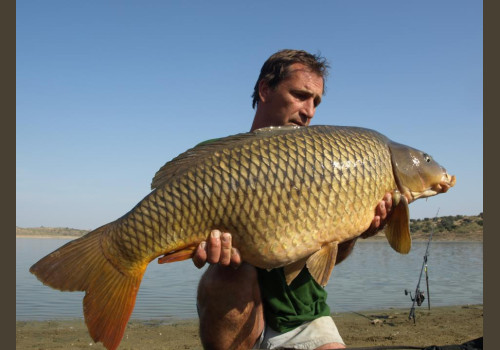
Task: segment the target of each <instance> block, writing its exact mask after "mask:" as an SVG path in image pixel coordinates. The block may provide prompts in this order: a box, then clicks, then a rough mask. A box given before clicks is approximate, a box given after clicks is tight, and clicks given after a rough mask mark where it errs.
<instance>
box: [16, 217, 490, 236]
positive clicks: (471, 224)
mask: <svg viewBox="0 0 500 350" xmlns="http://www.w3.org/2000/svg"><path fill="white" fill-rule="evenodd" d="M410 231H411V236H412V240H413V241H417V242H418V241H427V240H428V239H429V235H430V233H431V232H434V233H433V238H432V239H433V241H438V242H442V241H452V242H482V241H483V214H482V213H480V214H479V215H477V216H464V215H455V216H442V217H436V218H432V219H430V218H425V219H416V220H415V219H411V220H410ZM89 232H90V230H80V229H74V228H69V227H44V226H40V227H29V228H25V227H19V226H16V237H23V238H66V239H69V238H73V239H74V238H78V237H81V236H83V235H85V234H87V233H89ZM377 239H378V240H385V235H384V234H383V232H379V233H378V234H377V235H375V236H373V237H370V238H369V239H368V242H373V241H374V240H377ZM363 241H364V240H363V239H360V240H358V242H363Z"/></svg>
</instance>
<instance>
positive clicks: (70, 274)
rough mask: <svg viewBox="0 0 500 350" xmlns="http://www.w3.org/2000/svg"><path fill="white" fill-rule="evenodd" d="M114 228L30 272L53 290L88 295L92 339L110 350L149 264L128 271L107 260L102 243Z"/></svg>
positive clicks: (63, 249) (87, 317) (96, 233)
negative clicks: (80, 292)
mask: <svg viewBox="0 0 500 350" xmlns="http://www.w3.org/2000/svg"><path fill="white" fill-rule="evenodd" d="M111 225H112V224H108V225H105V226H102V227H100V228H98V229H96V230H95V231H92V232H90V233H89V234H87V235H85V236H83V237H81V238H79V239H75V240H73V241H71V242H69V243H67V244H66V245H64V246H62V247H61V248H59V249H57V250H56V251H54V252H52V253H51V254H49V255H47V256H46V257H44V258H42V259H41V260H40V261H38V262H37V263H36V264H34V265H33V266H32V267H31V268H30V272H31V273H33V274H34V275H35V276H36V277H37V278H38V279H39V280H40V281H42V282H43V283H44V284H46V285H48V286H50V287H52V288H55V289H59V290H62V291H85V297H84V299H83V313H84V316H85V323H86V324H87V328H88V330H89V333H90V336H91V337H92V339H94V341H95V342H99V341H100V342H102V343H103V344H104V346H105V347H106V348H107V349H116V348H117V347H118V344H120V341H121V339H122V337H123V333H124V331H125V327H126V325H127V321H128V319H129V318H130V315H131V313H132V310H133V308H134V304H135V299H136V296H137V291H138V290H139V285H140V283H141V280H142V276H143V275H144V271H145V270H146V266H147V263H145V264H144V266H143V267H142V268H139V269H135V270H134V271H129V270H127V269H125V268H122V267H120V266H118V265H117V264H116V263H112V262H110V260H109V259H108V258H106V256H105V254H104V252H103V248H102V245H101V240H102V238H103V237H104V235H106V233H107V232H108V230H109V229H110V228H111V227H112V226H111Z"/></svg>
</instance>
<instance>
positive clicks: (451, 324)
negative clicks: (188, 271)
mask: <svg viewBox="0 0 500 350" xmlns="http://www.w3.org/2000/svg"><path fill="white" fill-rule="evenodd" d="M409 311H410V307H408V308H406V309H392V308H390V309H383V310H367V311H356V312H354V311H352V312H339V313H336V312H334V313H333V314H332V317H333V319H334V321H335V323H336V325H337V327H338V329H339V332H340V334H341V335H342V338H343V339H344V341H345V342H346V344H347V345H348V346H349V347H357V346H377V345H378V346H381V345H393V346H394V345H399V346H402V345H409V346H420V347H427V346H431V345H439V346H443V345H454V344H462V343H464V342H467V341H470V340H473V339H476V338H479V337H482V336H483V305H482V304H478V305H455V306H441V307H434V308H431V310H427V308H424V307H416V309H415V311H416V322H415V323H414V322H413V320H409V319H408V314H409ZM89 347H91V348H92V349H104V347H103V346H102V344H101V343H98V344H96V343H94V342H93V341H92V339H91V338H90V336H89V335H88V332H87V329H86V326H85V323H84V321H83V319H71V320H47V321H16V348H17V349H30V348H41V349H82V348H89ZM179 348H183V349H202V347H201V343H200V339H199V335H198V320H197V319H189V320H177V321H173V322H172V321H168V322H167V321H166V320H161V319H152V320H132V321H129V322H128V325H127V328H126V330H125V334H124V337H123V339H122V342H121V344H120V349H138V350H155V349H158V350H159V349H179Z"/></svg>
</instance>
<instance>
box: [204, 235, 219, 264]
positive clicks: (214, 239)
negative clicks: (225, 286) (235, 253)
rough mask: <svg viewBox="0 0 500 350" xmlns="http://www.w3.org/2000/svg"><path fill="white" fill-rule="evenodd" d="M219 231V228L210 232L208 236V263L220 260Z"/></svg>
mask: <svg viewBox="0 0 500 350" xmlns="http://www.w3.org/2000/svg"><path fill="white" fill-rule="evenodd" d="M220 236H221V233H220V231H219V230H213V231H212V232H210V237H209V238H208V243H207V247H208V248H207V262H209V263H210V264H217V263H218V262H219V260H220V254H221V241H220Z"/></svg>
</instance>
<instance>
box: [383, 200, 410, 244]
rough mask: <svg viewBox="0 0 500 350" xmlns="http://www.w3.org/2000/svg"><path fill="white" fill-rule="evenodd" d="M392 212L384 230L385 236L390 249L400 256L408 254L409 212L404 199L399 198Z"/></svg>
mask: <svg viewBox="0 0 500 350" xmlns="http://www.w3.org/2000/svg"><path fill="white" fill-rule="evenodd" d="M392 210H393V212H392V213H391V216H390V218H389V220H388V222H387V224H386V226H385V228H384V232H385V236H386V237H387V240H388V241H389V244H390V245H391V247H392V249H394V250H395V251H397V252H398V253H401V254H408V253H409V252H410V249H411V236H410V211H409V209H408V201H407V199H406V197H405V196H401V198H400V200H399V203H398V204H397V205H396V206H395V207H394V208H393V209H392Z"/></svg>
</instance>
